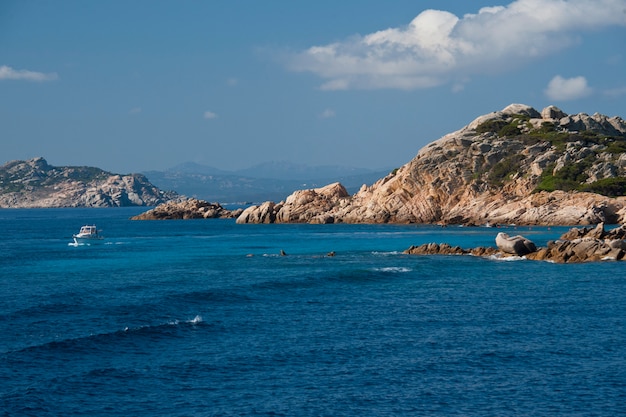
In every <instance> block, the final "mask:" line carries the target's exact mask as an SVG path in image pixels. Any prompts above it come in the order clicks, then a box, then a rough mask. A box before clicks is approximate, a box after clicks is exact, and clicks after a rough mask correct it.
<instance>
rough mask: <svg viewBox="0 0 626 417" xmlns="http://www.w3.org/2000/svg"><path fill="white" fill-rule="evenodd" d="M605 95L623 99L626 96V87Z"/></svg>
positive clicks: (613, 89)
mask: <svg viewBox="0 0 626 417" xmlns="http://www.w3.org/2000/svg"><path fill="white" fill-rule="evenodd" d="M604 95H605V96H607V97H613V98H616V97H621V96H626V87H616V88H612V89H609V90H605V91H604Z"/></svg>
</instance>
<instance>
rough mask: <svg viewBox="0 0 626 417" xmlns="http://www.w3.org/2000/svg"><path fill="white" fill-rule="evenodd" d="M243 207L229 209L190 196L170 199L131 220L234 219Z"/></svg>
mask: <svg viewBox="0 0 626 417" xmlns="http://www.w3.org/2000/svg"><path fill="white" fill-rule="evenodd" d="M242 212H243V210H242V209H237V210H227V209H225V208H224V207H222V206H221V205H220V204H218V203H209V202H208V201H204V200H198V199H195V198H189V199H186V200H182V201H169V202H167V203H163V204H160V205H159V206H157V207H155V208H153V209H151V210H148V211H146V212H145V213H141V214H138V215H136V216H133V217H131V220H187V219H232V218H237V217H238V216H239V215H241V213H242Z"/></svg>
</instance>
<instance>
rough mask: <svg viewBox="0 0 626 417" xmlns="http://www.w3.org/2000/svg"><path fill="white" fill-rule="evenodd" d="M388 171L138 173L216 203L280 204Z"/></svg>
mask: <svg viewBox="0 0 626 417" xmlns="http://www.w3.org/2000/svg"><path fill="white" fill-rule="evenodd" d="M389 171H391V169H389V170H369V169H362V168H351V167H345V166H333V165H323V166H309V165H302V164H294V163H291V162H286V161H274V162H267V163H262V164H259V165H255V166H253V167H250V168H246V169H241V170H235V171H226V170H222V169H219V168H215V167H211V166H207V165H201V164H197V163H194V162H186V163H183V164H179V165H177V166H175V167H173V168H170V169H167V170H165V171H145V172H142V174H143V175H145V176H146V177H147V178H148V179H149V181H150V182H151V183H152V184H154V185H155V186H157V187H158V188H160V189H162V190H171V191H176V192H177V193H178V194H182V195H185V196H187V197H195V198H199V199H203V200H207V201H214V202H220V203H242V202H259V201H266V200H281V199H284V198H285V197H287V196H288V195H289V194H291V193H292V192H293V191H295V190H298V189H301V188H316V187H321V186H324V185H326V184H329V183H332V182H336V181H340V182H341V183H342V184H344V186H345V187H346V189H348V191H350V192H356V191H358V190H359V188H360V187H361V186H362V185H363V184H372V183H374V182H375V181H377V180H378V179H379V178H381V177H384V176H385V175H387V174H388V173H389Z"/></svg>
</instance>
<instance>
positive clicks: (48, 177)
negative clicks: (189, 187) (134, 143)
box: [0, 158, 175, 208]
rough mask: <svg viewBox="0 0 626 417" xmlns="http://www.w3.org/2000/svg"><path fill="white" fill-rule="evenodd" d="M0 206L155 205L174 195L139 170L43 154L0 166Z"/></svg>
mask: <svg viewBox="0 0 626 417" xmlns="http://www.w3.org/2000/svg"><path fill="white" fill-rule="evenodd" d="M0 181H1V182H0V208H33V207H122V206H156V205H158V204H161V203H164V202H165V201H168V200H170V199H172V198H174V197H175V195H174V194H173V193H170V194H166V193H164V192H162V191H161V190H159V189H158V188H157V187H155V186H154V185H152V184H151V183H150V182H149V181H148V180H147V178H146V177H144V176H143V175H139V174H130V175H117V174H111V173H109V172H105V171H102V170H100V169H97V168H91V167H54V166H51V165H48V163H47V162H46V160H45V159H43V158H34V159H30V160H28V161H11V162H8V163H6V164H5V165H3V166H2V167H0Z"/></svg>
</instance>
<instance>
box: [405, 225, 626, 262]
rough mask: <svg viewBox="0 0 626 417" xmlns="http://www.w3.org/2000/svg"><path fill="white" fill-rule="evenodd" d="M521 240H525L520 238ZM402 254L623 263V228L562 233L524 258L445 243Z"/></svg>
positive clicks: (625, 254) (625, 233)
mask: <svg viewBox="0 0 626 417" xmlns="http://www.w3.org/2000/svg"><path fill="white" fill-rule="evenodd" d="M521 239H524V238H523V237H521ZM498 246H499V245H498ZM533 246H534V245H533ZM404 253H406V254H411V255H474V256H493V257H497V258H504V257H510V256H524V258H526V259H531V260H537V261H549V262H555V263H582V262H598V261H609V260H613V261H623V260H626V225H623V226H620V227H617V228H615V229H613V230H610V231H606V230H605V228H604V224H603V223H600V224H598V225H597V226H595V227H589V228H572V229H570V230H569V231H568V232H567V233H564V234H563V235H562V236H561V237H560V239H558V240H554V241H550V242H548V244H547V246H546V247H541V248H535V250H533V251H532V252H530V253H526V254H523V255H520V254H519V253H511V251H509V250H507V249H506V248H505V249H504V250H503V249H501V248H493V247H476V248H471V249H463V248H461V247H459V246H450V245H449V244H446V243H442V244H437V243H425V244H423V245H420V246H411V247H410V248H408V249H407V250H405V251H404Z"/></svg>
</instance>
